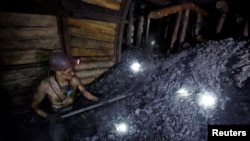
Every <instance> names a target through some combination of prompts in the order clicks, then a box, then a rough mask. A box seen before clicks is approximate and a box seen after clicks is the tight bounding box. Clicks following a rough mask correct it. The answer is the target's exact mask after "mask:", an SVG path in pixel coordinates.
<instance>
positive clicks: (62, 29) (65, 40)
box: [57, 1, 72, 56]
mask: <svg viewBox="0 0 250 141" xmlns="http://www.w3.org/2000/svg"><path fill="white" fill-rule="evenodd" d="M57 7H58V15H57V27H58V34H59V38H60V41H61V47H62V50H63V52H64V53H65V54H66V55H68V56H71V55H72V54H71V48H70V43H69V29H68V21H67V17H68V16H67V13H66V11H65V10H64V9H63V8H62V7H63V6H62V3H61V1H60V2H59V3H58V5H57ZM60 13H65V14H64V15H65V17H64V16H62V15H61V14H60Z"/></svg>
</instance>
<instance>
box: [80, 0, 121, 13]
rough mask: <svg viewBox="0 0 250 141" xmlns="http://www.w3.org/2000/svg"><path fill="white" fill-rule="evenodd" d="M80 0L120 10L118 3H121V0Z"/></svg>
mask: <svg viewBox="0 0 250 141" xmlns="http://www.w3.org/2000/svg"><path fill="white" fill-rule="evenodd" d="M82 1H83V2H86V3H90V4H94V5H98V6H101V7H105V8H109V9H113V10H117V11H118V10H120V4H121V0H82Z"/></svg>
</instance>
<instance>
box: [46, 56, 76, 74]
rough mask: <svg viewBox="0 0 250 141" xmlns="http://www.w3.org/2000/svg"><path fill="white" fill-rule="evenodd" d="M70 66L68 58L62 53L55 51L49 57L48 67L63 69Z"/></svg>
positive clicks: (57, 69) (55, 69)
mask: <svg viewBox="0 0 250 141" xmlns="http://www.w3.org/2000/svg"><path fill="white" fill-rule="evenodd" d="M70 66H71V61H70V59H69V58H68V56H66V55H65V54H63V53H56V54H53V55H52V56H51V57H50V60H49V67H50V69H51V70H54V71H60V70H65V69H67V68H68V67H70Z"/></svg>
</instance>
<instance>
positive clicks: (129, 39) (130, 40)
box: [126, 1, 135, 46]
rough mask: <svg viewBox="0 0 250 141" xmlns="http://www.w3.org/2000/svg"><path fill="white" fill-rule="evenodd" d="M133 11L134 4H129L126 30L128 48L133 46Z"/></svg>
mask: <svg viewBox="0 0 250 141" xmlns="http://www.w3.org/2000/svg"><path fill="white" fill-rule="evenodd" d="M134 10H135V2H133V1H132V2H131V6H130V9H129V14H128V16H129V17H128V30H127V35H126V46H130V45H131V44H133V35H134V14H133V13H134Z"/></svg>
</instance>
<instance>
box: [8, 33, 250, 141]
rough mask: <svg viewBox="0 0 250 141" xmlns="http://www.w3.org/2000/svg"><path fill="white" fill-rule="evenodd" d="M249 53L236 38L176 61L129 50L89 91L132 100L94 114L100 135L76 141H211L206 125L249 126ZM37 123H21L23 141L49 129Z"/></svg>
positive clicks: (202, 47)
mask: <svg viewBox="0 0 250 141" xmlns="http://www.w3.org/2000/svg"><path fill="white" fill-rule="evenodd" d="M249 49H250V48H249V43H248V41H238V40H234V39H232V38H227V39H224V40H220V41H209V42H206V43H203V44H199V45H196V46H194V47H189V48H186V49H185V50H183V51H181V52H178V53H175V54H172V55H170V56H165V55H163V54H160V53H159V52H157V51H153V50H150V49H143V48H137V47H134V48H130V49H127V50H126V51H124V52H123V53H122V60H121V62H120V63H118V64H116V65H115V66H113V67H112V68H110V69H109V70H108V71H107V72H106V73H104V74H103V75H102V76H101V77H100V78H98V79H97V80H96V81H94V82H93V83H91V84H90V85H89V86H88V87H87V89H88V90H89V91H90V92H92V93H93V94H96V95H97V96H99V97H101V98H102V100H103V101H105V100H108V99H112V98H115V97H118V96H120V95H128V96H127V97H126V96H125V98H123V99H121V100H118V101H116V102H113V103H110V104H107V105H105V106H102V107H98V108H96V109H93V110H91V111H88V113H90V114H91V115H92V116H93V120H94V121H95V123H96V125H97V134H96V135H94V136H93V137H82V136H81V135H80V134H78V133H80V132H78V133H76V134H75V135H74V138H73V140H72V141H119V140H126V141H166V140H171V141H172V140H173V141H206V140H207V132H208V130H207V128H208V126H207V125H213V124H226V125H227V124H250V118H249V117H250V103H249V101H250V97H249V96H248V95H249V93H248V91H250V79H249V78H250V61H249V60H250V50H249ZM135 62H137V63H139V64H140V65H141V67H140V69H139V71H137V72H133V71H132V69H131V65H132V64H133V63H135ZM137 66H138V64H137ZM138 84H139V85H138ZM134 86H136V87H135V88H134ZM208 102H210V103H208ZM23 119H27V120H23ZM37 119H39V118H34V117H32V116H30V115H27V118H22V120H17V122H18V123H19V124H18V125H16V126H17V127H16V128H15V129H14V128H12V129H13V130H18V133H17V134H18V135H19V136H20V137H18V138H17V140H19V139H21V136H25V137H26V139H21V140H27V141H28V140H29V139H30V138H32V137H33V136H35V135H36V134H37V133H39V132H41V129H42V128H43V129H44V127H45V126H46V124H44V123H43V121H41V122H37ZM121 123H124V124H126V125H127V131H126V132H125V131H124V130H123V128H121V127H120V126H119V125H120V124H121ZM8 131H9V130H6V131H5V132H8ZM5 132H4V133H5ZM9 133H13V132H9Z"/></svg>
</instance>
